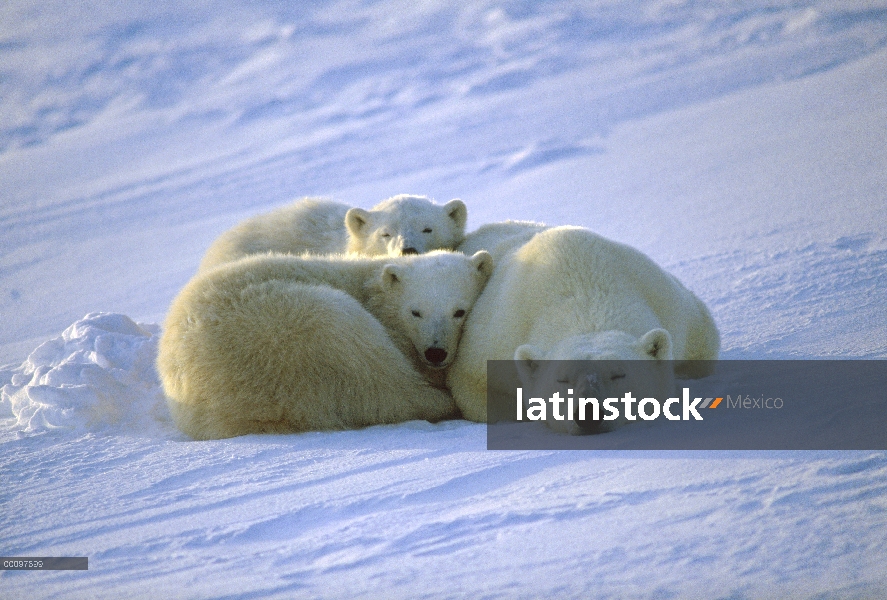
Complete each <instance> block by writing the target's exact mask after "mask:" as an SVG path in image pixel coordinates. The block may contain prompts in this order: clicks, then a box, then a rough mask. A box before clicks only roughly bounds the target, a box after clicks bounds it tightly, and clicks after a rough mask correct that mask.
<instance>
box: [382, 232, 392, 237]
mask: <svg viewBox="0 0 887 600" xmlns="http://www.w3.org/2000/svg"><path fill="white" fill-rule="evenodd" d="M382 237H391V234H390V233H383V234H382Z"/></svg>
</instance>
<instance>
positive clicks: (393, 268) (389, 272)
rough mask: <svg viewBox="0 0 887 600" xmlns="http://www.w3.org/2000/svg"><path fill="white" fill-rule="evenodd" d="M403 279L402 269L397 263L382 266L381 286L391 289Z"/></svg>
mask: <svg viewBox="0 0 887 600" xmlns="http://www.w3.org/2000/svg"><path fill="white" fill-rule="evenodd" d="M402 280H403V269H402V268H401V267H400V266H399V265H390V264H389V265H385V266H384V267H382V287H383V288H385V289H391V288H393V287H394V286H396V285H398V284H399V283H400V282H401V281H402Z"/></svg>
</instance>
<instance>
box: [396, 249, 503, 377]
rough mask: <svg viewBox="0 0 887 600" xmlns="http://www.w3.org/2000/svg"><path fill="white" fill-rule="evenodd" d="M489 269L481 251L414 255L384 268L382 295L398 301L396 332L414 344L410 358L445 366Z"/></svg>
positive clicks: (490, 262) (486, 256)
mask: <svg viewBox="0 0 887 600" xmlns="http://www.w3.org/2000/svg"><path fill="white" fill-rule="evenodd" d="M492 270H493V259H492V258H491V257H490V255H489V253H487V252H484V251H481V252H478V253H476V254H475V255H474V256H471V257H468V256H465V255H463V254H459V253H454V252H434V253H431V254H428V255H423V256H417V257H416V258H415V259H413V260H411V261H410V262H409V263H407V264H404V263H400V264H389V265H386V266H385V268H384V269H383V274H382V287H383V289H384V290H385V293H386V301H387V302H390V303H392V305H395V306H397V307H398V308H397V310H398V313H397V314H398V323H399V327H400V329H401V332H402V333H403V334H405V335H406V336H407V337H409V339H410V341H411V342H412V344H413V350H414V351H415V355H414V356H413V358H414V359H415V360H417V361H418V362H419V363H420V364H423V365H425V366H426V367H429V368H432V369H444V368H446V367H448V366H449V365H450V364H451V363H452V362H453V359H454V358H455V356H456V350H457V348H458V346H459V340H460V338H461V336H462V325H463V324H464V323H465V319H466V317H467V316H468V313H469V312H470V311H471V309H472V307H473V306H474V303H475V301H476V300H477V297H478V296H479V295H480V293H481V291H482V290H483V288H484V286H485V285H486V282H487V279H488V278H489V276H490V274H491V273H492Z"/></svg>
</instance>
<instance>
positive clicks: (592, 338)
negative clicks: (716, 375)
mask: <svg viewBox="0 0 887 600" xmlns="http://www.w3.org/2000/svg"><path fill="white" fill-rule="evenodd" d="M480 248H489V249H490V251H491V253H492V255H493V260H494V262H495V264H496V267H495V269H494V272H493V275H492V277H491V278H490V280H489V282H488V283H487V286H486V288H485V289H484V292H483V293H482V294H481V296H480V298H478V300H477V303H476V304H475V306H474V309H473V310H472V312H471V315H470V316H469V318H468V321H467V322H466V324H465V331H464V332H463V337H462V342H461V345H460V349H459V355H458V356H457V358H456V360H455V362H454V363H453V365H452V367H451V368H450V370H449V372H448V379H447V381H448V385H449V386H450V389H451V391H452V393H453V398H454V399H455V401H456V404H457V405H458V406H459V408H460V409H461V411H462V413H463V415H464V416H465V417H466V418H467V419H470V420H473V421H485V420H486V419H487V410H486V405H487V396H486V394H487V379H486V361H487V360H513V359H517V360H518V361H521V360H523V361H526V360H531V359H535V360H542V359H561V360H566V359H574V358H575V359H586V358H594V357H605V356H608V355H614V356H616V355H618V356H625V355H628V356H634V357H637V358H653V359H658V360H666V359H668V358H673V359H674V361H675V362H674V363H673V364H674V365H675V370H676V371H677V373H678V374H680V375H685V376H691V377H701V376H705V375H706V374H707V373H706V372H704V370H703V371H700V370H699V368H698V367H699V366H701V365H706V366H707V365H708V363H699V364H698V365H695V366H697V368H694V362H693V361H697V360H714V359H716V358H717V355H718V351H719V347H720V338H719V335H718V331H717V328H716V327H715V324H714V321H713V320H712V317H711V314H710V313H709V311H708V309H707V308H706V306H705V305H704V304H703V303H702V302H701V301H700V300H699V299H698V298H697V297H696V296H695V295H694V294H693V293H692V292H690V291H689V290H688V289H687V288H685V287H684V286H683V285H682V284H681V283H680V282H679V281H678V280H677V279H675V278H674V277H673V276H671V275H669V274H668V273H666V272H665V271H663V270H662V269H661V268H660V267H659V266H657V265H656V264H655V263H654V262H653V261H652V260H650V259H649V258H648V257H647V256H645V255H644V254H642V253H641V252H639V251H637V250H635V249H633V248H631V247H629V246H626V245H623V244H619V243H616V242H613V241H610V240H607V239H605V238H603V237H601V236H599V235H597V234H595V233H593V232H591V231H589V230H587V229H584V228H580V227H545V226H544V225H540V224H536V223H519V222H508V223H495V224H491V225H487V226H485V227H482V228H480V229H479V230H478V231H477V232H475V233H472V234H469V235H468V236H467V237H466V240H465V242H464V243H463V244H462V245H461V246H460V250H462V251H465V252H471V251H473V250H476V249H480ZM655 330H665V332H667V334H666V335H663V333H665V332H656V331H655ZM645 335H650V336H653V337H651V338H649V339H645V338H644V336H645ZM652 340H655V341H656V343H655V344H652V345H651V344H647V342H650V341H652ZM518 350H520V352H518ZM511 384H514V386H518V385H520V382H519V381H514V382H510V383H509V384H508V385H509V386H511ZM491 392H492V393H503V394H505V393H508V394H513V393H514V387H508V386H506V387H505V388H503V389H501V390H491ZM493 418H498V415H493Z"/></svg>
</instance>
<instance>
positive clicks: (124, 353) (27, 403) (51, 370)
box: [0, 312, 172, 436]
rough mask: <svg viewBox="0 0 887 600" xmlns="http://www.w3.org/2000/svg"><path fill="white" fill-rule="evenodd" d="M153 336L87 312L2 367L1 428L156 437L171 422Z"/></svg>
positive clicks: (155, 330) (120, 319)
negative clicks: (18, 362) (20, 360)
mask: <svg viewBox="0 0 887 600" xmlns="http://www.w3.org/2000/svg"><path fill="white" fill-rule="evenodd" d="M159 331H160V328H159V327H158V326H157V325H153V324H139V323H135V322H134V321H133V320H132V319H130V318H129V317H127V316H126V315H121V314H113V313H101V312H96V313H90V314H88V315H86V316H85V317H83V318H82V319H80V320H79V321H77V322H75V323H74V324H73V325H71V326H70V327H68V328H67V329H66V330H65V331H64V332H63V333H62V334H61V336H60V337H57V338H55V339H52V340H49V341H47V342H45V343H43V344H41V345H40V346H39V347H38V348H37V349H36V350H34V351H33V352H32V353H31V355H30V356H29V357H28V358H27V360H26V361H25V362H24V363H22V365H21V366H20V367H18V368H11V369H10V368H9V367H6V368H4V369H2V370H0V383H5V385H3V387H2V388H0V419H2V422H3V424H4V425H5V428H8V429H11V430H14V431H18V432H22V433H37V432H42V431H47V430H52V429H66V430H73V431H76V432H111V431H113V432H117V433H119V432H129V433H143V434H148V435H151V436H155V435H157V434H160V435H162V434H163V433H164V431H165V430H166V431H168V430H169V429H170V428H171V427H172V421H171V418H170V416H169V411H168V409H167V407H166V401H165V398H164V395H163V391H162V389H161V387H160V381H159V379H158V376H157V372H156V370H155V368H154V360H155V358H156V356H157V340H158V334H159Z"/></svg>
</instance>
